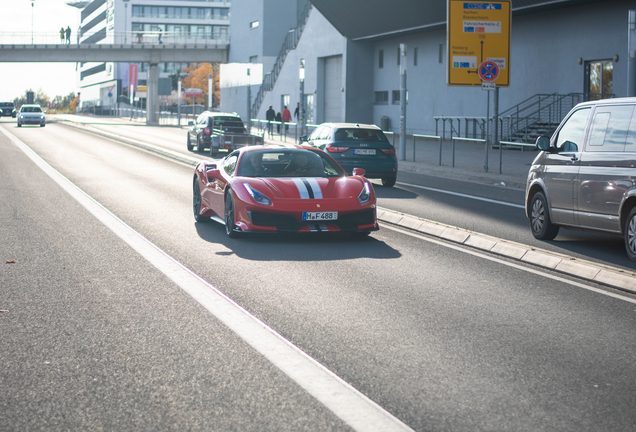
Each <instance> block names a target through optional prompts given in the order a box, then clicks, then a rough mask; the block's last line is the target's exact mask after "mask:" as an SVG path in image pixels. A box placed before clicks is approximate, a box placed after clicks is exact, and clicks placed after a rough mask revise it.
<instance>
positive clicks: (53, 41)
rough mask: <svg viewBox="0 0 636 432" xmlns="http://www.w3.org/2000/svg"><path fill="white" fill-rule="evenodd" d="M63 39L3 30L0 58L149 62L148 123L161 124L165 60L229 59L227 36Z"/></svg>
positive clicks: (126, 35) (5, 60) (134, 35)
mask: <svg viewBox="0 0 636 432" xmlns="http://www.w3.org/2000/svg"><path fill="white" fill-rule="evenodd" d="M89 39H90V37H89V38H88V39H87V42H88V43H86V42H79V41H77V40H76V41H75V43H66V41H65V40H64V41H62V40H60V35H59V33H37V34H35V33H27V32H22V33H0V62H2V63H17V62H45V63H49V62H58V63H66V62H73V63H74V62H121V63H148V64H149V68H148V78H147V90H146V91H147V95H148V96H147V103H146V106H147V115H146V123H147V124H158V118H157V114H156V113H157V112H158V108H159V95H158V93H159V67H158V64H159V63H162V62H175V63H190V62H209V63H226V62H227V52H228V48H229V42H228V41H227V40H219V39H210V38H204V37H201V38H199V37H197V35H184V34H178V35H177V34H167V33H163V34H161V35H159V34H158V33H152V32H139V33H138V32H135V33H132V32H127V33H119V34H115V35H112V37H111V38H110V41H109V40H106V39H105V40H104V41H100V43H90V42H89Z"/></svg>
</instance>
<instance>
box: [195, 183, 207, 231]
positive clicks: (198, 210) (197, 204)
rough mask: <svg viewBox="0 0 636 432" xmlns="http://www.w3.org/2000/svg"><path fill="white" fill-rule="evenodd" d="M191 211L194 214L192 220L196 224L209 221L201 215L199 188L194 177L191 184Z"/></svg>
mask: <svg viewBox="0 0 636 432" xmlns="http://www.w3.org/2000/svg"><path fill="white" fill-rule="evenodd" d="M192 210H193V212H194V220H195V221H197V222H207V221H209V220H210V219H209V218H207V217H205V216H202V215H201V188H200V187H199V179H198V178H197V176H194V182H193V184H192Z"/></svg>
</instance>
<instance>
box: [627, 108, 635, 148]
mask: <svg viewBox="0 0 636 432" xmlns="http://www.w3.org/2000/svg"><path fill="white" fill-rule="evenodd" d="M625 151H626V152H636V112H634V114H633V115H632V121H631V122H630V124H629V130H628V131H627V140H626V141H625Z"/></svg>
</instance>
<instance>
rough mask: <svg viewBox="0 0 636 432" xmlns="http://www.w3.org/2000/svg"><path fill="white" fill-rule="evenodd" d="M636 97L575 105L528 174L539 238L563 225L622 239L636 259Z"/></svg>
mask: <svg viewBox="0 0 636 432" xmlns="http://www.w3.org/2000/svg"><path fill="white" fill-rule="evenodd" d="M635 107H636V98H620V99H605V100H600V101H593V102H585V103H581V104H579V105H577V106H576V107H574V108H573V109H572V111H570V112H569V113H568V115H567V116H566V117H565V119H564V120H563V121H562V122H561V124H560V125H559V127H558V128H557V130H556V131H555V133H554V135H552V138H550V139H549V138H547V137H539V138H538V139H537V149H538V150H541V152H540V153H539V155H538V156H537V157H536V158H535V160H534V162H533V163H532V167H531V168H530V172H529V173H528V182H527V185H526V214H527V216H528V218H529V219H530V227H531V229H532V234H533V235H534V236H535V237H536V238H537V239H543V240H552V239H554V238H555V237H556V236H557V234H558V232H559V227H561V226H563V227H567V228H571V229H579V230H586V231H599V232H606V233H612V234H619V235H623V237H624V240H625V248H626V250H627V255H628V256H629V258H630V259H631V260H632V261H636V109H635Z"/></svg>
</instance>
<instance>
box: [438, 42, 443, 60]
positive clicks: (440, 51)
mask: <svg viewBox="0 0 636 432" xmlns="http://www.w3.org/2000/svg"><path fill="white" fill-rule="evenodd" d="M443 62H444V44H439V63H440V64H442V63H443Z"/></svg>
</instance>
